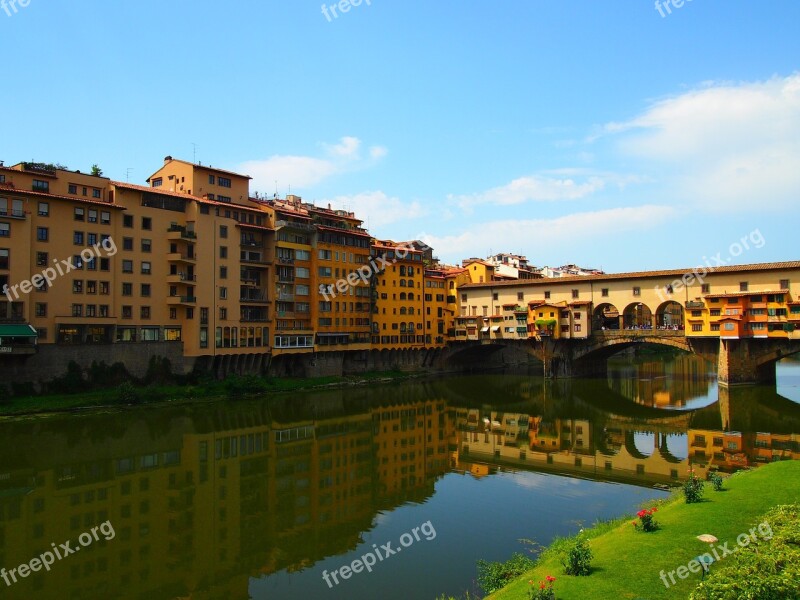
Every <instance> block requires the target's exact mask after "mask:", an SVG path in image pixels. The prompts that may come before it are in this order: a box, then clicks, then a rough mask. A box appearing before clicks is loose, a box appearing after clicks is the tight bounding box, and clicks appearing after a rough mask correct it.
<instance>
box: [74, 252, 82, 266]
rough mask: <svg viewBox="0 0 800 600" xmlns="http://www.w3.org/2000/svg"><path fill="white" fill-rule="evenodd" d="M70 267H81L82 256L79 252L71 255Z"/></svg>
mask: <svg viewBox="0 0 800 600" xmlns="http://www.w3.org/2000/svg"><path fill="white" fill-rule="evenodd" d="M72 267H73V268H74V269H83V257H82V256H81V255H80V254H76V255H75V256H73V257H72Z"/></svg>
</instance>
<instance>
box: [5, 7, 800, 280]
mask: <svg viewBox="0 0 800 600" xmlns="http://www.w3.org/2000/svg"><path fill="white" fill-rule="evenodd" d="M8 1H9V0H6V2H8ZM661 1H662V11H661V13H664V16H661V13H660V12H659V10H658V9H657V8H656V7H655V6H654V3H653V2H651V1H649V0H647V1H641V2H639V1H637V2H634V1H630V0H629V1H626V2H611V1H606V2H598V1H588V0H586V1H581V2H577V1H572V0H559V1H555V0H553V1H547V2H545V1H535V0H524V1H523V0H504V1H503V2H501V3H500V2H477V1H473V0H458V1H456V0H443V1H438V0H437V1H435V2H433V1H430V0H428V1H426V2H422V1H417V0H403V1H402V2H400V1H398V0H371V2H370V3H369V4H367V3H366V0H364V1H363V2H362V3H361V4H360V5H359V6H351V7H350V10H349V11H348V12H346V13H340V12H338V11H337V16H336V17H332V16H331V11H330V10H329V11H328V13H329V17H330V19H329V18H326V16H325V15H324V14H323V11H322V10H321V2H320V1H319V0H314V1H306V0H292V1H291V2H274V1H271V0H268V1H260V2H259V1H247V2H237V1H231V2H225V3H223V2H209V1H207V0H192V1H191V2H190V1H188V0H186V1H184V0H170V1H169V2H156V1H154V0H140V1H138V2H124V1H120V2H99V1H98V2H82V1H72V2H65V3H54V2H45V1H44V0H30V3H29V5H28V6H25V7H19V6H17V12H14V8H11V7H9V10H8V12H9V13H10V15H11V16H9V15H8V14H7V13H6V11H5V10H4V9H2V8H0V49H2V52H3V56H4V58H5V60H4V64H3V67H2V73H3V78H4V83H3V84H1V85H0V106H2V109H3V119H2V122H3V132H2V134H0V159H2V160H5V161H6V164H11V163H16V162H18V161H20V160H31V159H34V160H41V161H52V162H61V163H63V164H66V165H68V166H69V167H70V168H73V169H82V170H84V169H88V168H89V167H90V166H91V165H92V164H93V163H95V162H97V163H99V164H100V166H101V167H102V168H103V169H104V171H105V173H106V175H109V176H110V177H112V178H114V179H118V180H123V181H124V180H125V178H126V176H127V174H128V173H130V181H131V182H135V183H144V180H145V179H146V178H147V177H148V176H149V175H150V174H151V173H152V172H153V171H154V170H156V169H157V168H158V167H159V165H160V164H161V161H162V159H163V157H164V156H165V155H167V154H170V155H173V156H175V157H178V158H184V159H188V160H191V159H192V157H193V152H194V151H195V146H193V144H195V145H196V157H197V160H199V161H202V162H203V163H204V164H212V165H214V166H219V167H222V168H227V169H232V170H239V171H244V172H246V173H248V174H250V175H252V176H253V177H254V181H253V186H252V188H251V189H252V190H253V191H255V190H258V191H260V192H262V193H268V194H272V193H273V192H274V191H275V188H276V183H275V182H276V180H277V189H278V191H279V193H280V194H281V195H284V194H286V193H287V192H288V191H289V189H290V186H291V191H292V192H293V193H296V194H299V195H301V196H303V198H304V199H305V200H308V201H313V202H315V203H317V204H327V203H329V202H330V203H332V204H333V205H334V206H335V207H337V208H341V207H346V208H348V209H350V210H354V211H356V212H357V214H358V215H359V216H360V217H361V218H363V219H365V221H367V224H368V225H369V228H370V231H371V232H372V233H373V235H376V236H378V237H382V238H393V239H398V240H400V239H412V238H423V239H425V240H426V241H428V242H429V243H430V244H431V245H432V246H434V248H435V249H436V253H437V255H438V256H439V257H440V258H442V259H444V260H449V261H451V262H455V261H458V260H460V259H461V258H463V257H467V256H486V255H488V254H489V252H500V251H508V252H515V253H523V254H526V255H527V256H528V258H529V259H530V260H531V261H532V262H533V263H534V264H536V265H539V266H541V265H550V266H553V265H559V264H564V263H569V262H575V263H578V264H582V265H585V266H592V267H602V268H603V269H605V270H606V271H609V272H614V271H628V270H643V269H653V268H668V267H674V268H679V267H688V266H693V265H697V264H700V263H702V262H704V257H710V256H715V255H720V256H721V257H722V258H723V259H724V260H726V261H728V260H729V261H730V262H731V263H732V264H735V263H747V262H764V261H773V260H791V259H798V258H800V252H797V251H796V250H795V248H794V247H791V244H790V240H791V239H793V235H794V231H795V230H796V225H793V224H792V223H793V221H792V220H791V218H792V216H794V214H793V213H794V212H795V211H796V210H797V208H798V206H800V36H798V34H797V23H800V3H798V2H796V0H773V1H770V2H756V1H755V0H747V1H744V0H730V1H727V2H725V3H724V4H723V3H720V2H712V1H711V0H686V1H685V2H684V4H683V5H682V6H680V7H676V6H675V5H674V2H675V1H676V0H672V3H671V4H670V11H671V12H670V13H669V14H668V13H667V11H666V10H664V8H665V7H664V4H665V0H661ZM678 3H679V4H680V2H678ZM325 4H326V5H328V6H330V5H331V4H333V2H326V3H325ZM128 169H130V171H128ZM756 230H758V232H759V234H760V236H761V238H763V240H764V243H763V244H759V246H760V247H756V245H753V244H749V249H747V250H744V249H743V250H742V251H741V252H740V253H739V252H737V251H736V247H735V246H734V250H735V251H734V252H733V254H737V253H738V256H732V253H731V252H730V250H731V249H732V245H733V244H735V243H736V242H737V241H738V240H740V239H741V238H743V237H746V236H750V238H748V239H755V237H754V236H753V235H751V234H752V233H753V232H754V231H756ZM761 238H759V239H761ZM740 246H741V244H740Z"/></svg>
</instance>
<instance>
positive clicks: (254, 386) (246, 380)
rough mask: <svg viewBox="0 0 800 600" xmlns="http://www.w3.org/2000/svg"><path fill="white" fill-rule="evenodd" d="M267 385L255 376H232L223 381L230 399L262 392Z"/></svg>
mask: <svg viewBox="0 0 800 600" xmlns="http://www.w3.org/2000/svg"><path fill="white" fill-rule="evenodd" d="M266 389H267V385H266V383H265V382H264V380H263V379H261V378H260V377H257V376H255V375H245V376H239V375H232V376H230V377H228V378H227V379H226V380H225V391H227V392H228V396H230V397H231V398H241V397H242V396H245V395H246V394H257V393H259V392H264V391H266Z"/></svg>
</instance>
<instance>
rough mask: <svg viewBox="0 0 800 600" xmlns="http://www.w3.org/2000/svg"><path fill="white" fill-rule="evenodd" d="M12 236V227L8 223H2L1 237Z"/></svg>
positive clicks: (0, 224)
mask: <svg viewBox="0 0 800 600" xmlns="http://www.w3.org/2000/svg"><path fill="white" fill-rule="evenodd" d="M10 235H11V225H9V224H8V223H0V237H9V236H10Z"/></svg>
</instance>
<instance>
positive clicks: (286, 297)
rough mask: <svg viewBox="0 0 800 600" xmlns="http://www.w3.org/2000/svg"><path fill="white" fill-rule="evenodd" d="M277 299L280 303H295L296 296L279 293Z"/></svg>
mask: <svg viewBox="0 0 800 600" xmlns="http://www.w3.org/2000/svg"><path fill="white" fill-rule="evenodd" d="M277 299H278V301H284V302H294V294H289V293H286V292H278V295H277Z"/></svg>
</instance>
